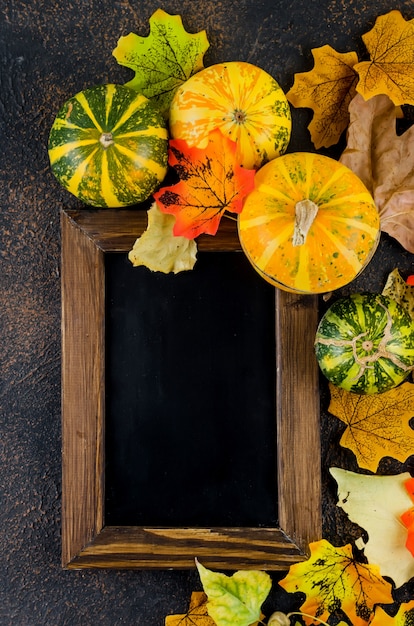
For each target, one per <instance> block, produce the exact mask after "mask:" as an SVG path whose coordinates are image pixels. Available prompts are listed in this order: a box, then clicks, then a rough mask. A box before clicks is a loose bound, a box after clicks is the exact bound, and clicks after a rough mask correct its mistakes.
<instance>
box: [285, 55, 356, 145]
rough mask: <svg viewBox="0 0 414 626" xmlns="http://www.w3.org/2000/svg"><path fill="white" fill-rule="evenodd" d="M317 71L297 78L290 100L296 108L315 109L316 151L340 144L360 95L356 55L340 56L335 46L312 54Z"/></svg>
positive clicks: (312, 124)
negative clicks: (357, 85) (357, 90)
mask: <svg viewBox="0 0 414 626" xmlns="http://www.w3.org/2000/svg"><path fill="white" fill-rule="evenodd" d="M312 54H313V58H314V67H313V69H312V70H310V71H309V72H301V73H298V74H295V80H294V83H293V86H292V87H291V89H290V90H289V91H288V93H287V99H288V100H289V102H290V103H291V104H293V106H295V107H308V108H311V109H313V111H314V116H313V119H312V121H311V123H310V124H309V127H308V128H309V131H310V134H311V139H312V141H313V143H314V145H315V148H317V149H318V148H322V147H325V148H328V147H329V146H332V145H334V144H336V143H337V142H338V141H339V138H340V136H341V134H342V132H343V131H344V130H345V128H346V127H347V125H348V122H349V113H348V106H349V103H350V102H351V100H352V98H353V97H354V95H355V93H356V90H355V89H356V83H357V81H358V75H357V73H356V72H355V70H354V65H355V64H356V63H357V62H358V57H357V54H356V52H346V53H340V52H336V50H334V49H333V48H331V46H322V47H320V48H314V49H313V50H312Z"/></svg>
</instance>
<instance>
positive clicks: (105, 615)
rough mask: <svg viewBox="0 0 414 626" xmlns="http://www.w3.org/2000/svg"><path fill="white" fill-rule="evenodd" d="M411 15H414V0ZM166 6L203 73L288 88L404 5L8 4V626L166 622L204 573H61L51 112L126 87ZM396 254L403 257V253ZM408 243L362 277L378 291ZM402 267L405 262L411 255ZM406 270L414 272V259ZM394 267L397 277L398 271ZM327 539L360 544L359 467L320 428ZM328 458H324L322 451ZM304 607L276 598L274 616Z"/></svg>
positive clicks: (0, 159) (3, 239) (335, 0)
mask: <svg viewBox="0 0 414 626" xmlns="http://www.w3.org/2000/svg"><path fill="white" fill-rule="evenodd" d="M397 4H398V8H399V9H400V10H401V11H402V12H403V14H404V16H405V17H406V18H407V19H408V18H410V19H411V18H413V17H414V8H413V3H412V0H403V1H401V2H399V3H397ZM159 6H161V7H162V8H163V9H164V10H166V11H168V12H169V13H173V14H174V13H175V14H176V13H179V14H180V15H182V16H183V22H184V25H185V26H186V28H187V30H189V31H190V32H197V31H199V30H202V29H204V28H205V29H206V30H207V34H208V37H209V40H210V43H211V47H210V50H209V52H208V54H207V55H206V59H205V62H206V64H207V63H209V64H210V63H213V62H219V61H225V60H245V61H250V62H252V63H255V64H257V65H260V66H261V67H263V69H266V70H267V71H268V72H270V73H271V74H272V75H273V76H274V77H275V78H276V79H277V80H278V81H279V82H280V84H281V85H282V87H283V88H284V89H285V90H287V89H288V88H289V87H290V86H291V84H292V82H293V74H294V73H295V72H299V71H306V70H307V69H310V67H311V65H312V60H311V53H310V49H311V48H313V47H318V46H321V45H324V44H325V43H329V44H331V45H332V46H333V47H335V48H336V49H337V50H339V51H348V50H356V51H357V52H358V53H359V54H361V55H363V54H364V48H363V45H362V43H361V38H360V37H361V35H362V34H363V33H364V32H366V31H367V30H369V29H370V28H371V27H372V25H373V22H374V19H375V17H376V16H377V15H379V14H382V13H385V12H387V11H389V10H391V9H394V8H396V5H395V3H394V2H392V0H377V1H376V2H367V1H366V0H365V1H359V0H350V1H347V2H345V1H344V0H317V1H315V2H308V1H306V0H296V2H292V1H291V0H256V1H252V0H240V1H237V2H236V1H229V2H224V1H213V0H184V2H178V1H170V0H167V1H166V2H164V3H161V4H160V3H159V2H153V1H152V0H148V1H146V2H142V0H115V1H114V0H100V1H98V0H69V1H66V2H63V1H62V0H57V1H55V0H31V2H27V0H3V1H2V2H1V5H0V138H1V150H0V286H1V291H0V337H1V350H0V420H1V422H0V465H1V468H0V490H1V495H0V498H1V504H0V520H1V521H0V554H1V567H0V623H1V624H2V625H4V626H8V625H9V624H10V625H11V624H13V626H42V625H49V624H50V625H53V626H59V625H71V624H74V625H75V624H76V625H78V624H82V625H85V626H89V625H91V626H92V625H94V624H100V626H114V625H117V624H126V625H131V626H132V625H137V624H140V625H141V624H142V625H145V626H155V625H159V624H163V622H164V616H165V615H167V614H170V613H182V612H183V611H184V610H185V608H186V606H187V603H188V599H189V597H190V594H191V591H192V590H193V589H198V588H199V587H200V585H199V581H198V577H197V575H196V573H195V572H191V571H190V572H181V571H175V572H170V571H160V572H127V571H122V572H117V571H92V572H87V571H82V572H76V571H72V572H67V571H62V570H61V565H60V514H61V513H60V512H61V510H60V502H61V481H60V467H61V457H60V455H61V449H60V445H61V440H60V278H59V275H60V234H59V210H60V209H61V208H62V207H66V208H79V204H78V202H77V201H76V199H74V198H72V197H70V196H69V195H68V194H67V193H66V192H65V191H63V190H62V189H60V188H59V186H58V184H57V182H56V181H55V180H54V178H53V176H52V174H51V172H50V169H49V165H48V159H47V151H46V145H47V137H48V132H49V128H50V126H51V123H52V121H53V118H54V114H55V113H56V112H57V110H58V108H59V107H60V106H61V104H62V103H63V101H64V100H65V99H67V98H68V97H70V96H72V95H73V94H74V93H76V92H77V91H79V90H81V89H83V88H85V87H88V86H91V85H92V84H95V83H102V82H125V81H126V80H127V79H129V78H130V77H131V73H130V72H129V71H128V70H126V69H125V68H121V67H120V66H118V65H117V63H116V61H115V59H114V58H113V57H112V54H111V53H112V50H113V49H114V48H115V46H116V43H117V40H118V38H119V37H120V36H122V35H126V34H128V33H129V32H131V31H132V32H137V33H139V34H142V35H143V34H147V31H148V26H147V24H148V18H149V17H150V15H151V14H152V13H153V12H154V11H155V10H156V9H157V8H158V7H159ZM293 114H294V115H293V119H294V125H293V137H292V141H291V146H290V150H308V149H312V145H311V143H310V140H309V136H308V134H307V131H306V125H307V124H308V123H309V120H310V117H309V111H303V110H301V111H294V112H293ZM397 252H398V254H399V253H400V250H399V249H398V250H397ZM395 253H396V248H395V246H393V245H392V243H391V244H388V243H386V245H385V247H384V248H383V249H382V251H381V255H383V258H382V259H381V271H382V274H378V272H377V271H376V267H377V266H373V267H372V268H370V269H369V271H368V272H367V274H366V275H365V278H366V280H367V281H371V282H370V283H369V284H370V285H373V284H375V285H377V284H380V283H381V281H382V279H383V273H384V271H385V268H386V267H387V265H388V266H392V265H393V263H394V261H393V259H394V255H395ZM398 258H400V257H398ZM402 258H403V261H402V263H405V264H406V265H407V264H410V263H411V260H410V259H409V258H408V257H407V255H405V256H404V255H403V256H402ZM390 269H392V267H391V268H390ZM322 427H323V429H324V439H323V440H324V450H323V467H324V481H325V482H324V484H325V490H324V512H325V532H326V535H327V537H328V538H329V537H331V538H332V539H333V540H334V541H335V542H336V543H338V542H340V541H342V540H343V539H344V538H345V539H346V540H347V539H349V538H352V537H353V536H354V535H355V529H354V528H353V527H349V525H347V524H346V520H344V519H343V517H341V514H340V513H339V512H338V509H336V507H335V488H334V485H333V484H332V482H331V481H330V480H329V478H328V476H327V467H328V466H330V465H333V464H338V465H343V466H347V467H349V468H350V469H356V468H355V464H354V460H353V458H352V457H351V455H350V454H348V453H347V452H346V451H344V450H341V449H340V448H339V446H338V441H339V437H340V433H339V425H338V424H337V423H336V422H332V421H331V420H328V419H327V418H326V417H324V418H323V421H322ZM316 453H317V452H316V451H315V454H316ZM289 603H291V599H290V598H287V597H286V594H284V593H282V592H281V590H278V588H277V585H276V586H275V588H274V590H273V591H272V595H271V598H270V600H269V603H268V606H269V607H270V609H271V610H274V609H276V608H278V609H282V610H283V608H285V607H287V606H289Z"/></svg>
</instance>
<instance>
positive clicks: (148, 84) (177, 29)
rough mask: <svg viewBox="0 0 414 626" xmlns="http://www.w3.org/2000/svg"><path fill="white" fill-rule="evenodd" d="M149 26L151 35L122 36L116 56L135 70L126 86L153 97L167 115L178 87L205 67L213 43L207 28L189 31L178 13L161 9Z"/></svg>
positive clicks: (154, 14) (150, 20) (122, 63)
mask: <svg viewBox="0 0 414 626" xmlns="http://www.w3.org/2000/svg"><path fill="white" fill-rule="evenodd" d="M149 25H150V34H149V35H148V37H140V36H138V35H136V34H135V33H129V35H126V36H125V37H121V38H120V39H119V40H118V45H117V47H116V48H115V49H114V51H113V55H114V57H115V58H116V60H117V61H118V63H119V64H120V65H125V66H126V67H129V68H131V69H132V70H134V72H135V77H134V78H133V79H132V80H131V81H129V82H128V83H126V86H127V87H131V89H134V90H135V91H138V92H140V93H142V94H143V95H144V96H146V97H147V98H151V99H153V100H154V101H155V102H157V103H158V106H159V107H160V109H161V111H162V112H163V113H164V115H165V116H167V115H168V111H169V109H170V104H171V100H172V98H173V96H174V93H175V92H176V90H177V89H178V87H180V85H182V84H183V83H184V82H185V81H186V80H188V78H190V76H191V75H192V74H195V73H196V72H198V71H199V70H201V69H202V68H203V67H204V66H203V57H204V54H205V52H206V51H207V49H208V47H209V45H210V44H209V42H208V40H207V35H206V32H205V31H204V30H203V31H201V32H199V33H196V34H190V33H187V31H186V30H185V29H184V27H183V24H182V20H181V17H180V16H179V15H169V14H168V13H166V12H165V11H163V10H162V9H157V10H156V11H155V13H153V15H152V16H151V17H150V19H149Z"/></svg>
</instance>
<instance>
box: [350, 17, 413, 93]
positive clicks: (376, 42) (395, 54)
mask: <svg viewBox="0 0 414 626" xmlns="http://www.w3.org/2000/svg"><path fill="white" fill-rule="evenodd" d="M362 39H363V41H364V44H365V46H366V48H367V50H368V52H369V54H370V60H369V61H362V62H361V63H358V64H357V65H355V66H354V70H355V71H356V72H358V75H359V81H358V84H357V91H358V93H360V94H361V95H362V96H363V97H364V99H365V100H369V98H372V97H373V96H377V95H380V94H384V95H387V96H389V98H390V99H391V100H392V102H393V103H394V105H400V104H414V23H413V22H412V21H407V20H405V19H404V18H403V16H402V15H401V13H400V11H396V10H394V11H390V12H389V13H387V14H385V15H381V16H380V17H378V18H377V20H376V22H375V25H374V27H373V28H372V30H370V31H369V32H368V33H366V34H365V35H363V36H362Z"/></svg>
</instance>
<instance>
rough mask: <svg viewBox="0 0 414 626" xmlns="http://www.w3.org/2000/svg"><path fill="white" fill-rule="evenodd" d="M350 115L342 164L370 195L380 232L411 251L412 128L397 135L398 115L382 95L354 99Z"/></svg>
mask: <svg viewBox="0 0 414 626" xmlns="http://www.w3.org/2000/svg"><path fill="white" fill-rule="evenodd" d="M349 112H350V125H349V128H348V134H347V147H346V149H345V150H344V152H343V154H342V156H341V158H340V161H341V163H343V164H344V165H346V166H348V167H349V168H350V169H351V170H353V171H354V172H355V174H357V175H358V176H359V177H360V178H361V180H362V181H363V182H364V183H365V185H366V187H367V188H368V189H369V191H370V192H371V193H372V195H373V197H374V200H375V204H376V206H377V208H378V211H379V214H380V220H381V230H382V231H384V232H386V233H388V234H389V235H391V236H392V237H394V238H395V239H397V241H399V242H400V244H401V245H402V246H403V247H404V248H405V249H406V250H408V251H409V252H414V126H412V127H411V128H409V129H408V130H406V131H405V132H404V133H403V134H402V135H397V130H396V119H397V117H399V116H400V115H401V110H400V108H399V107H395V106H394V105H393V103H392V102H391V100H390V99H389V98H388V96H384V95H380V96H375V97H374V98H371V99H370V100H368V101H365V100H364V99H363V97H362V96H360V95H359V94H357V95H356V96H355V98H354V99H353V100H352V102H351V104H350V107H349Z"/></svg>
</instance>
